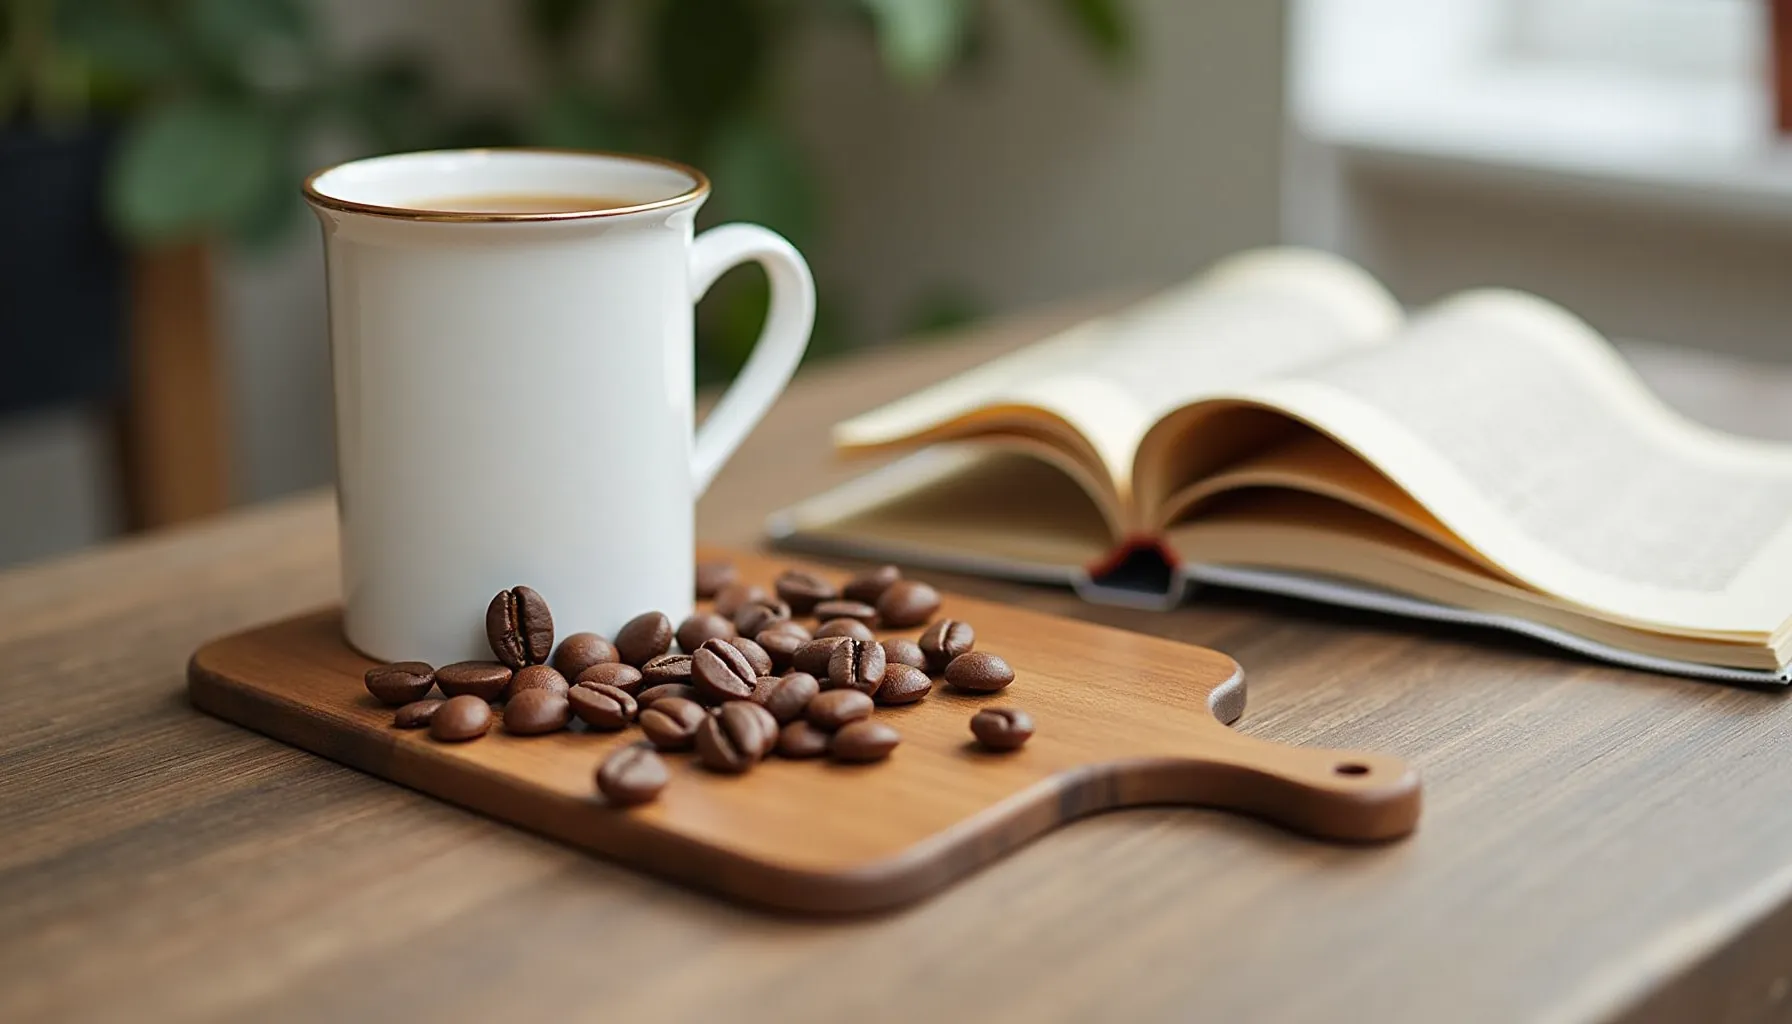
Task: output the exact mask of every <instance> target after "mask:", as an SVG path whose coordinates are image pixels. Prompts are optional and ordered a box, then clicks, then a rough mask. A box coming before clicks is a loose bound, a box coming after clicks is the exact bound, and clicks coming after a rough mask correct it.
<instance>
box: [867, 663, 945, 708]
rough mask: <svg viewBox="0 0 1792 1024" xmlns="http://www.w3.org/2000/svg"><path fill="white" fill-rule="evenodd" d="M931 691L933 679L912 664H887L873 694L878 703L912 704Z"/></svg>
mask: <svg viewBox="0 0 1792 1024" xmlns="http://www.w3.org/2000/svg"><path fill="white" fill-rule="evenodd" d="M932 692H933V680H932V679H929V678H927V673H925V672H923V671H921V670H920V669H918V668H916V667H914V666H913V665H888V666H885V668H884V679H883V682H882V683H880V684H878V687H877V692H876V693H875V694H873V696H874V697H876V698H877V702H878V703H879V704H913V703H914V702H915V701H918V700H920V699H921V698H923V697H925V696H927V695H928V694H930V693H932Z"/></svg>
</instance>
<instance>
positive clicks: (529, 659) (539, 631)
mask: <svg viewBox="0 0 1792 1024" xmlns="http://www.w3.org/2000/svg"><path fill="white" fill-rule="evenodd" d="M485 638H486V640H487V641H488V642H490V643H491V645H492V653H493V654H495V655H497V656H498V660H499V661H501V662H503V663H504V664H506V665H509V666H510V667H511V668H522V667H523V666H524V665H540V664H543V663H545V662H546V661H547V660H548V655H549V654H550V653H551V652H552V651H553V650H554V617H553V616H552V615H551V614H549V613H548V603H547V602H546V601H544V600H542V597H541V595H540V594H537V593H536V592H535V591H533V590H531V589H529V588H528V587H512V588H510V589H509V590H501V591H499V592H498V596H496V597H494V598H492V603H491V604H489V605H487V606H486V609H485Z"/></svg>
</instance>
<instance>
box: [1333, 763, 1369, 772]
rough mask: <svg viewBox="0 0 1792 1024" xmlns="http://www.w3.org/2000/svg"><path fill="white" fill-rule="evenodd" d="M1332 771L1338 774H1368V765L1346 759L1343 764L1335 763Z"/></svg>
mask: <svg viewBox="0 0 1792 1024" xmlns="http://www.w3.org/2000/svg"><path fill="white" fill-rule="evenodd" d="M1332 771H1334V772H1337V773H1338V774H1339V775H1367V774H1369V766H1368V765H1366V764H1357V763H1356V762H1355V761H1347V762H1345V763H1344V764H1341V765H1337V766H1336V767H1334V768H1333V769H1332Z"/></svg>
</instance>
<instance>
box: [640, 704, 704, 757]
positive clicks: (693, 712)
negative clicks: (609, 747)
mask: <svg viewBox="0 0 1792 1024" xmlns="http://www.w3.org/2000/svg"><path fill="white" fill-rule="evenodd" d="M641 707H642V709H643V710H642V711H641V717H640V722H641V732H642V733H643V734H644V735H645V736H646V737H647V741H648V742H649V743H652V744H653V745H654V746H655V747H658V748H659V749H661V750H689V749H691V744H692V742H694V741H695V740H696V738H697V727H698V726H699V725H702V724H703V723H704V722H706V721H708V720H709V712H708V711H705V710H704V709H703V705H701V704H698V703H697V702H696V701H693V700H685V699H684V698H682V697H666V698H663V699H661V700H656V701H654V702H653V703H651V704H648V703H642V705H641Z"/></svg>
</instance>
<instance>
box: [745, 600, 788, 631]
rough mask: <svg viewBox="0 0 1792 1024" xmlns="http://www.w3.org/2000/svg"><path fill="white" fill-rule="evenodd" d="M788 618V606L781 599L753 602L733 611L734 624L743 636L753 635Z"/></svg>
mask: <svg viewBox="0 0 1792 1024" xmlns="http://www.w3.org/2000/svg"><path fill="white" fill-rule="evenodd" d="M789 618H790V606H789V605H787V604H785V603H784V602H782V601H767V602H755V603H754V604H749V605H746V606H744V607H742V608H741V610H740V611H738V612H735V613H734V625H735V626H736V627H738V628H739V629H740V631H741V635H743V636H753V635H755V634H757V633H758V632H760V631H761V630H764V629H769V628H770V627H771V626H773V625H774V624H776V623H779V622H784V621H786V620H788V619H789Z"/></svg>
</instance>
